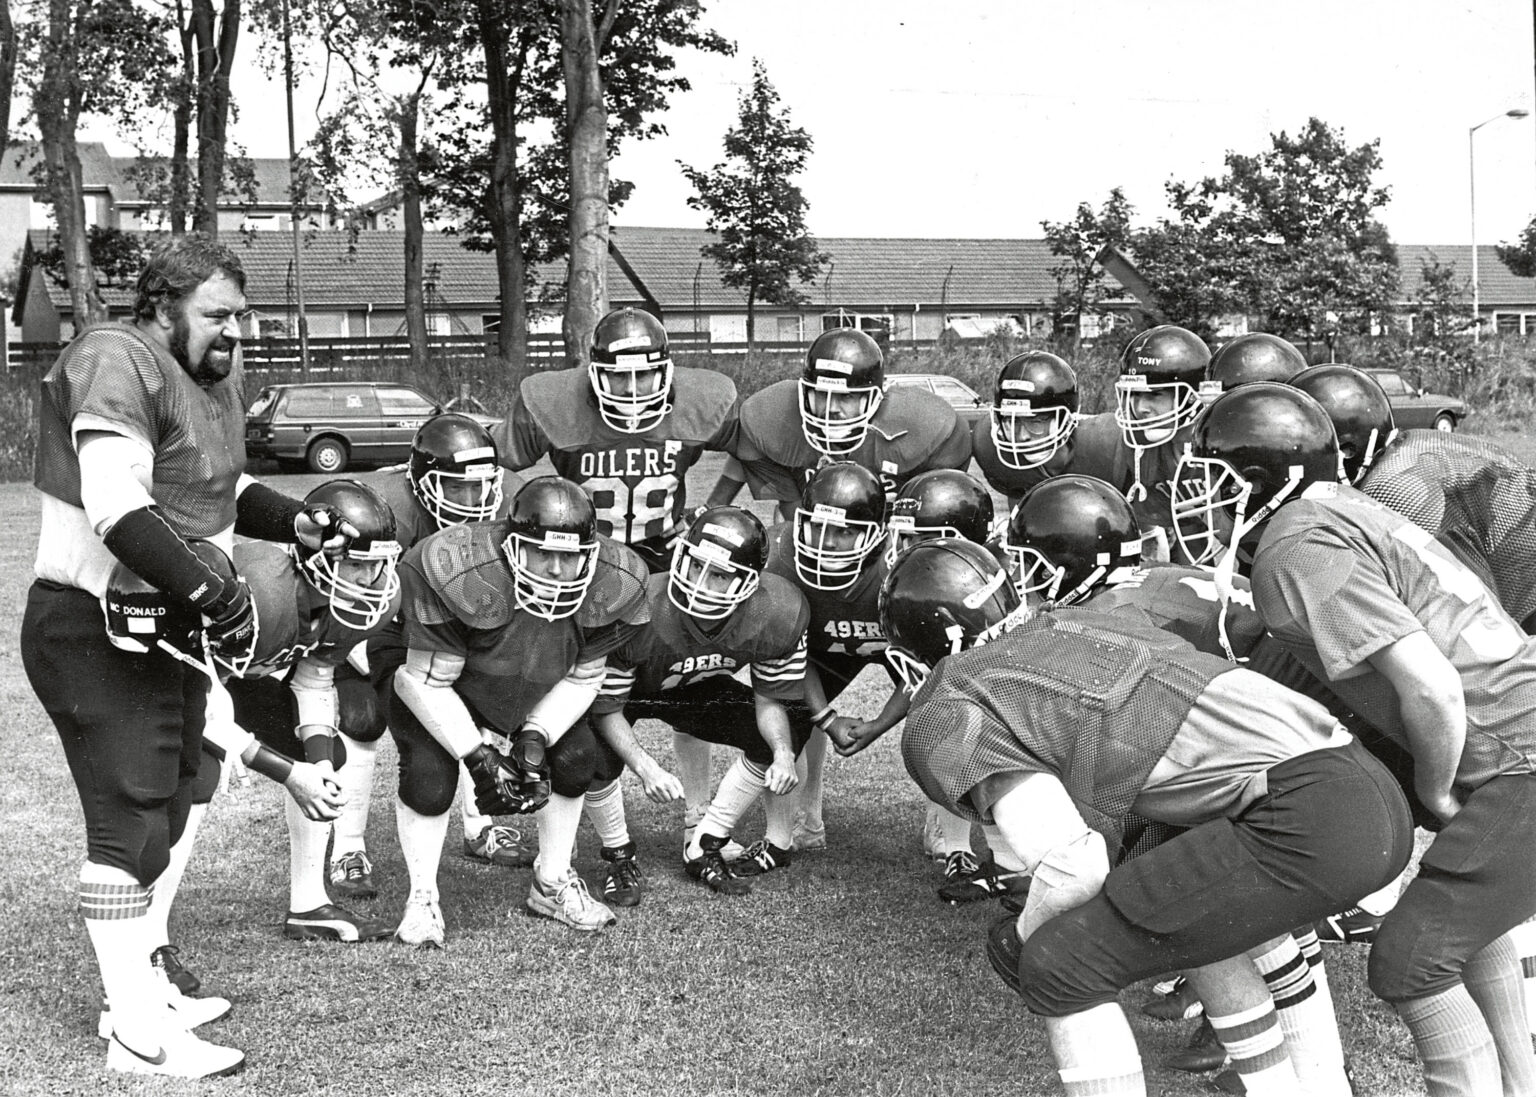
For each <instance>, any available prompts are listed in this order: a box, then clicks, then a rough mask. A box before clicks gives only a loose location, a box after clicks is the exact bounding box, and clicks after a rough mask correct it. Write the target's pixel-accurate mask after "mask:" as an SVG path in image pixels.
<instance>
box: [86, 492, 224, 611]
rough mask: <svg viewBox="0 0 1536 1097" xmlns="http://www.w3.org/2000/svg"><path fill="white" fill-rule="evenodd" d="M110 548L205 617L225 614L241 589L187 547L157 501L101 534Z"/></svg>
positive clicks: (137, 572)
mask: <svg viewBox="0 0 1536 1097" xmlns="http://www.w3.org/2000/svg"><path fill="white" fill-rule="evenodd" d="M101 540H102V543H103V544H105V545H106V546H107V549H108V550H109V551H110V552H111V553H112V555H113V556H116V557H117V558H118V559H119V560H121V561H122V562H123V563H124V564H127V565H128V568H129V570H131V571H132V572H133V573H134V574H135V575H137V576H138V577H139V578H140V579H143V580H144V581H145V582H146V583H149V584H151V585H153V586H155V587H157V588H159V589H160V590H163V591H165V593H167V594H169V595H171V596H172V597H174V598H180V599H181V600H182V601H184V602H188V603H190V604H191V605H192V606H194V607H196V609H197V610H198V611H199V612H200V613H202V614H203V616H205V617H215V618H217V617H221V616H223V614H224V612H225V611H226V610H227V609H228V608H229V606H230V604H231V603H233V602H234V601H235V599H236V597H237V596H238V595H239V593H240V584H239V583H238V582H232V583H229V584H227V585H226V584H225V582H224V580H223V579H222V578H220V577H219V576H218V575H216V574H215V573H214V572H213V571H212V570H210V569H209V567H208V565H206V564H204V563H203V562H202V561H201V560H199V559H198V558H197V555H196V554H195V553H194V552H193V551H192V550H191V549H190V548H189V547H187V542H186V541H185V540H183V539H182V536H181V535H180V534H179V533H177V532H176V531H175V530H174V529H172V528H171V525H170V523H169V522H167V521H166V520H165V514H164V513H163V512H162V511H161V510H160V508H159V507H140V508H139V509H138V510H131V511H129V512H128V513H127V514H125V515H123V516H122V517H121V518H119V519H118V520H117V521H116V522H115V523H113V525H112V528H111V529H109V530H107V531H106V532H105V533H104V534H102V537H101Z"/></svg>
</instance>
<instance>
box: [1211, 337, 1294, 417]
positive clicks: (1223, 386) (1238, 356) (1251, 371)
mask: <svg viewBox="0 0 1536 1097" xmlns="http://www.w3.org/2000/svg"><path fill="white" fill-rule="evenodd" d="M1306 368H1307V359H1306V356H1305V355H1303V354H1302V353H1301V351H1299V350H1297V349H1296V348H1295V346H1293V345H1292V344H1291V343H1289V342H1287V341H1286V340H1284V339H1282V338H1280V336H1278V335H1271V334H1269V332H1267V331H1251V332H1249V333H1248V334H1247V335H1239V336H1238V337H1237V338H1236V339H1233V340H1232V341H1231V342H1229V343H1224V344H1222V346H1221V348H1220V349H1219V350H1217V351H1216V353H1215V354H1213V355H1211V364H1210V365H1209V366H1208V367H1206V371H1205V384H1203V385H1202V386H1201V387H1200V391H1201V394H1202V395H1204V397H1205V399H1206V401H1207V402H1210V401H1211V400H1214V399H1216V397H1218V396H1220V395H1221V394H1222V393H1223V392H1226V391H1227V390H1228V389H1235V388H1237V386H1238V385H1247V384H1251V383H1252V382H1254V381H1282V382H1283V381H1289V380H1290V379H1291V378H1292V377H1295V376H1296V375H1297V374H1298V373H1300V372H1301V371H1302V370H1304V369H1306Z"/></svg>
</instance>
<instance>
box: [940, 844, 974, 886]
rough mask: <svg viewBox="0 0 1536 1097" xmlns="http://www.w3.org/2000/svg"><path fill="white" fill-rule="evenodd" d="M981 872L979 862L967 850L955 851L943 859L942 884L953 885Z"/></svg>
mask: <svg viewBox="0 0 1536 1097" xmlns="http://www.w3.org/2000/svg"><path fill="white" fill-rule="evenodd" d="M980 871H981V862H980V861H978V860H976V855H975V854H974V853H972V852H971V851H970V850H968V849H957V850H955V851H954V852H953V853H951V854H949V855H948V856H946V857H945V858H944V882H945V883H946V884H953V883H955V882H956V881H959V880H964V879H968V878H970V877H972V876H974V875H976V873H978V872H980Z"/></svg>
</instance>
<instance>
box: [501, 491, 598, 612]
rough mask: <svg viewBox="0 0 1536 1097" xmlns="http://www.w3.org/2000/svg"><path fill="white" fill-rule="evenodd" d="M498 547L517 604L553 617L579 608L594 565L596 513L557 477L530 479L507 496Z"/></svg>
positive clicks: (588, 501) (580, 494) (584, 497)
mask: <svg viewBox="0 0 1536 1097" xmlns="http://www.w3.org/2000/svg"><path fill="white" fill-rule="evenodd" d="M507 521H508V523H509V528H508V532H507V536H506V539H505V540H503V541H502V543H501V547H502V551H503V552H505V553H506V554H507V561H508V562H509V563H510V564H511V565H512V600H513V602H514V604H515V605H516V606H517V608H518V609H520V610H523V611H524V612H527V613H531V614H533V615H534V616H535V617H542V618H543V619H544V620H546V621H558V620H560V619H561V618H564V617H569V616H571V614H573V613H575V612H576V611H577V610H578V609H580V608H581V601H582V599H583V598H585V597H586V596H587V588H588V587H590V586H591V585H592V577H593V575H594V574H595V571H596V567H597V512H596V511H595V510H594V509H593V507H592V500H591V499H589V498H588V497H587V493H586V492H584V491H582V490H581V488H579V487H578V486H576V485H575V484H573V483H572V482H571V481H569V480H567V479H565V478H564V477H560V476H540V477H537V478H535V479H533V480H529V481H528V482H527V483H526V484H524V485H523V486H522V487H521V488H519V489H518V492H517V494H516V495H514V496H513V497H512V508H511V510H510V511H509V512H508V513H507Z"/></svg>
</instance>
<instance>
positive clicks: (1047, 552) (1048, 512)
mask: <svg viewBox="0 0 1536 1097" xmlns="http://www.w3.org/2000/svg"><path fill="white" fill-rule="evenodd" d="M1003 548H1004V549H1005V550H1006V551H1007V553H1008V556H1009V558H1010V559H1011V560H1012V561H1013V566H1014V577H1013V581H1014V583H1015V584H1016V585H1017V587H1018V589H1019V596H1020V597H1021V598H1024V599H1026V600H1027V599H1029V598H1030V596H1032V595H1033V596H1034V597H1036V598H1038V599H1040V600H1041V601H1045V602H1055V603H1058V604H1060V605H1072V604H1073V603H1075V602H1081V601H1083V600H1084V599H1085V598H1088V597H1089V596H1091V595H1092V594H1094V593H1095V592H1096V591H1098V589H1099V588H1100V587H1102V586H1104V585H1105V584H1106V583H1108V582H1110V581H1112V580H1113V578H1114V576H1115V573H1116V572H1118V571H1120V570H1121V569H1132V568H1135V567H1136V566H1137V565H1139V564H1140V563H1141V526H1140V524H1139V523H1138V522H1137V521H1136V515H1135V514H1133V513H1132V512H1131V505H1130V503H1128V502H1126V500H1125V496H1123V495H1121V494H1120V493H1119V492H1118V491H1116V490H1115V489H1114V488H1113V487H1111V486H1110V485H1109V484H1106V483H1105V482H1104V481H1103V480H1099V479H1097V478H1095V477H1093V476H1080V475H1076V474H1070V475H1067V476H1053V477H1051V478H1050V479H1049V480H1043V481H1041V482H1040V483H1038V484H1036V485H1035V486H1034V487H1032V488H1030V489H1029V491H1028V492H1027V493H1026V494H1025V496H1024V498H1023V499H1021V500H1020V501H1019V505H1018V506H1017V507H1015V508H1014V510H1013V514H1012V515H1011V516H1010V517H1009V519H1008V529H1007V532H1005V533H1004V534H1003Z"/></svg>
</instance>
